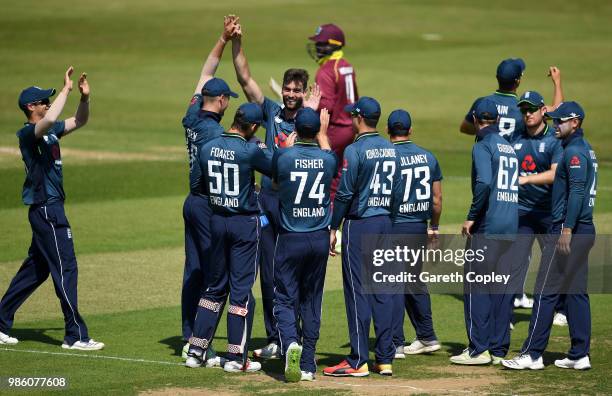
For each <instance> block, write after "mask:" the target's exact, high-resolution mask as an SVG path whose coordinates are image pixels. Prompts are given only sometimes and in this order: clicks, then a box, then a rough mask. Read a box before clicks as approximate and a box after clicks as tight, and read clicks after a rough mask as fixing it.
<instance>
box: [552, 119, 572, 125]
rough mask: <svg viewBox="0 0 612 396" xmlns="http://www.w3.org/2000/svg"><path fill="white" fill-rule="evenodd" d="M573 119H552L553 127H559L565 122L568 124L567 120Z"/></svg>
mask: <svg viewBox="0 0 612 396" xmlns="http://www.w3.org/2000/svg"><path fill="white" fill-rule="evenodd" d="M573 119H574V118H566V119H565V120H564V119H562V118H555V119H553V124H554V125H561V124H565V123H566V122H568V121H569V120H573Z"/></svg>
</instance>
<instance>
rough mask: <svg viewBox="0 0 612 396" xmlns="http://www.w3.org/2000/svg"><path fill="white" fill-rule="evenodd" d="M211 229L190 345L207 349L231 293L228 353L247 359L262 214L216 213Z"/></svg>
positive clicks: (253, 310) (251, 326) (232, 357)
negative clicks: (204, 282)
mask: <svg viewBox="0 0 612 396" xmlns="http://www.w3.org/2000/svg"><path fill="white" fill-rule="evenodd" d="M210 231H211V235H212V242H211V247H210V257H211V259H210V260H207V261H206V264H205V265H206V273H207V277H208V278H207V288H206V290H204V292H203V294H202V298H201V299H200V301H199V303H198V313H197V315H196V318H195V325H194V329H193V336H192V337H191V338H190V339H189V344H190V345H191V347H197V348H200V349H202V350H206V349H207V348H208V346H209V345H210V343H211V342H212V340H213V338H214V335H215V331H216V329H217V325H218V323H219V319H220V318H221V314H222V312H221V311H222V310H223V307H224V306H225V302H226V300H227V296H228V294H229V303H230V305H229V308H228V310H227V312H228V315H227V342H228V345H227V351H228V352H229V353H228V355H227V356H228V358H229V359H230V360H237V361H245V360H246V358H247V354H248V343H249V340H250V338H251V330H252V328H253V314H254V312H255V299H254V297H253V293H252V289H253V284H254V283H255V278H256V277H257V260H258V259H259V257H258V248H259V235H260V226H259V217H258V216H257V214H250V215H231V216H224V215H219V214H213V215H212V216H211V220H210Z"/></svg>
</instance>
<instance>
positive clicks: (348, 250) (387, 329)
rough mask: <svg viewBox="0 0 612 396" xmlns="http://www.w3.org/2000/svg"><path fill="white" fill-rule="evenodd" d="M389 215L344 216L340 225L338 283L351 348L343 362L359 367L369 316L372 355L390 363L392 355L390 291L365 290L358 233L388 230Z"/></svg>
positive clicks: (364, 358) (364, 357)
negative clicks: (372, 331) (343, 304)
mask: <svg viewBox="0 0 612 396" xmlns="http://www.w3.org/2000/svg"><path fill="white" fill-rule="evenodd" d="M391 228H392V225H391V219H390V218H389V217H388V216H375V217H368V218H364V219H357V220H346V221H345V222H344V226H343V228H342V283H343V287H344V302H345V305H346V317H347V321H348V329H349V337H350V344H351V352H350V354H349V355H348V357H347V359H346V360H347V362H348V363H349V364H350V365H351V367H353V368H355V369H356V368H359V367H361V366H362V365H363V364H364V363H367V362H368V342H369V334H370V320H371V319H374V332H375V333H376V346H375V355H376V362H377V363H380V364H386V363H391V362H392V361H393V357H394V356H395V348H394V347H393V340H392V329H391V325H392V316H393V295H392V294H365V293H364V290H363V285H364V283H365V279H363V273H362V266H364V265H371V263H364V262H362V260H363V257H362V246H361V243H362V237H364V236H366V235H367V236H368V237H372V235H387V234H390V233H391V231H392V230H391Z"/></svg>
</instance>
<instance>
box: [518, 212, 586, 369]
mask: <svg viewBox="0 0 612 396" xmlns="http://www.w3.org/2000/svg"><path fill="white" fill-rule="evenodd" d="M572 232H573V237H572V241H571V244H570V249H571V252H570V254H569V255H564V254H562V253H560V252H559V251H558V250H557V249H556V243H557V240H558V238H559V234H560V233H561V225H560V224H557V225H554V226H553V227H552V228H551V238H550V240H549V241H548V246H549V248H550V249H551V250H552V251H553V252H554V253H553V255H552V259H551V260H549V261H548V262H547V263H542V264H543V265H541V266H540V269H539V271H538V278H537V280H536V294H535V295H534V304H533V310H532V312H531V321H530V323H529V333H528V335H527V339H526V340H525V342H524V343H523V348H522V350H521V353H529V354H530V355H531V357H532V358H534V359H537V358H538V357H540V356H542V354H543V353H544V350H545V349H546V346H547V345H548V339H549V337H550V331H551V327H552V322H553V318H554V314H555V307H556V306H557V304H558V302H559V299H560V298H562V297H563V298H565V309H566V311H567V312H566V315H567V322H568V326H569V333H570V339H571V347H570V349H569V352H568V353H567V355H568V357H569V358H570V359H580V358H583V357H585V356H587V355H588V354H589V351H590V345H591V307H590V302H589V295H588V294H587V281H588V265H589V252H590V250H591V248H592V247H593V244H594V243H595V226H594V225H593V224H581V223H578V224H576V227H574V229H573V230H572Z"/></svg>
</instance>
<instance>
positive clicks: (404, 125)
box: [387, 109, 412, 131]
mask: <svg viewBox="0 0 612 396" xmlns="http://www.w3.org/2000/svg"><path fill="white" fill-rule="evenodd" d="M411 126H412V119H411V118H410V114H409V113H408V112H407V111H406V110H402V109H398V110H393V111H392V112H391V114H389V118H388V119H387V127H389V129H390V130H391V129H394V130H398V129H399V130H403V131H407V130H409V129H410V127H411Z"/></svg>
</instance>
